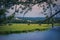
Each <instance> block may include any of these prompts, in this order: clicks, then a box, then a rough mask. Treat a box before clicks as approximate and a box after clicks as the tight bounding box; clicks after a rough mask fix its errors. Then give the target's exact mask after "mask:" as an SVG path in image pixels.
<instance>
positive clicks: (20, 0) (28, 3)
mask: <svg viewBox="0 0 60 40" xmlns="http://www.w3.org/2000/svg"><path fill="white" fill-rule="evenodd" d="M55 1H57V0H55ZM42 3H46V5H47V8H46V7H45V5H43V6H42V7H43V10H44V11H43V14H45V12H46V11H47V9H50V14H49V13H47V14H48V16H49V15H50V16H51V15H52V6H53V8H54V7H55V6H56V3H54V0H0V5H3V6H4V8H6V9H8V7H9V8H10V7H12V6H13V5H16V6H15V12H14V13H13V14H15V13H16V12H17V13H18V12H19V8H20V9H21V11H20V13H24V15H25V14H26V13H27V12H28V11H31V10H32V7H33V6H34V5H36V4H38V7H40V6H41V4H42ZM19 4H20V7H19V8H18V9H17V5H19ZM47 14H45V15H47ZM24 15H23V17H24ZM50 16H49V17H50ZM52 27H53V18H52Z"/></svg>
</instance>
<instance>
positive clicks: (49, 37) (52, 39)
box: [0, 27, 60, 40]
mask: <svg viewBox="0 0 60 40" xmlns="http://www.w3.org/2000/svg"><path fill="white" fill-rule="evenodd" d="M0 40H60V27H56V28H53V29H51V30H49V31H43V32H40V31H35V32H29V33H19V34H9V35H0Z"/></svg>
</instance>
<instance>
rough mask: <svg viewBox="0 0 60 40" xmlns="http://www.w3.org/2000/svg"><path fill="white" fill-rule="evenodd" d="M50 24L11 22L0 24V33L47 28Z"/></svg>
mask: <svg viewBox="0 0 60 40" xmlns="http://www.w3.org/2000/svg"><path fill="white" fill-rule="evenodd" d="M50 26H51V25H50V24H49V25H48V24H41V25H39V24H30V25H28V24H12V25H10V26H9V25H5V26H0V33H8V32H9V33H10V32H12V33H13V32H15V31H16V32H22V31H23V32H26V31H35V30H44V29H49V28H50Z"/></svg>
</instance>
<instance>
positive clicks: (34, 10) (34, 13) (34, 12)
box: [7, 0, 60, 17]
mask: <svg viewBox="0 0 60 40" xmlns="http://www.w3.org/2000/svg"><path fill="white" fill-rule="evenodd" d="M56 3H57V4H58V5H60V0H58V1H57V2H56ZM42 5H43V4H42ZM44 5H46V3H44ZM13 7H15V6H13ZM18 8H19V5H18V7H17V9H18ZM19 10H20V9H19ZM8 11H9V13H7V16H9V15H11V14H12V13H13V12H14V11H15V9H13V10H11V8H10V9H8ZM42 12H43V7H40V8H39V7H38V6H37V4H36V5H34V6H33V7H32V11H28V12H27V13H26V14H25V16H24V17H46V15H44V14H42ZM47 13H49V10H47ZM23 14H24V13H20V12H19V13H16V14H15V17H23Z"/></svg>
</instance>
